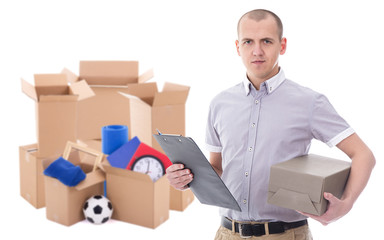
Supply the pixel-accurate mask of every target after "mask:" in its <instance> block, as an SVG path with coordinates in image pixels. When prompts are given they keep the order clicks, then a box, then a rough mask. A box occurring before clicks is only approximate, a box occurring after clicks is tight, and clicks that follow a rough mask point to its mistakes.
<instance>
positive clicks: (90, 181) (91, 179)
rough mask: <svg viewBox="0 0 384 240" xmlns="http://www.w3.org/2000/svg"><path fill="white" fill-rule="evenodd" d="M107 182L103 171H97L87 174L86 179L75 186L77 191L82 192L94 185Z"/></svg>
mask: <svg viewBox="0 0 384 240" xmlns="http://www.w3.org/2000/svg"><path fill="white" fill-rule="evenodd" d="M104 181H105V174H104V173H103V171H101V170H96V171H93V172H90V173H88V174H87V176H86V178H85V179H84V180H83V181H81V182H80V183H79V184H77V185H76V186H75V188H76V190H82V189H85V188H87V187H90V186H92V185H95V184H98V183H101V182H104Z"/></svg>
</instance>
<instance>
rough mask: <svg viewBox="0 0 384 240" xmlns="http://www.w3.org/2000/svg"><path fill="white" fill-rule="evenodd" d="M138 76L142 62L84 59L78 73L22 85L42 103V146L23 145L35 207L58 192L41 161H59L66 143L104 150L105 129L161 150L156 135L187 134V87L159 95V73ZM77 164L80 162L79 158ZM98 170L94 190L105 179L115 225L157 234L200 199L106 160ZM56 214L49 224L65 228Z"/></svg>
mask: <svg viewBox="0 0 384 240" xmlns="http://www.w3.org/2000/svg"><path fill="white" fill-rule="evenodd" d="M138 70H139V65H138V62H137V61H81V62H80V69H79V75H76V74H74V73H73V72H71V71H69V70H68V69H64V70H63V71H62V73H61V74H39V75H35V86H33V85H31V84H29V83H28V82H27V81H24V80H22V90H23V92H24V93H25V94H27V95H28V96H29V97H31V98H32V99H34V100H35V101H36V117H37V121H36V122H37V140H38V143H37V144H32V145H28V146H21V147H20V194H21V196H22V197H24V198H25V199H26V200H27V201H28V202H30V203H31V204H32V205H33V206H35V207H36V208H41V207H44V206H46V202H45V200H46V198H45V195H47V196H48V193H47V191H50V192H51V191H53V190H52V188H48V187H47V186H45V187H44V180H43V179H44V178H46V181H45V183H47V182H48V181H51V179H49V177H46V176H45V177H43V169H44V168H43V162H44V163H45V164H44V166H46V163H47V162H52V161H53V160H55V159H57V158H58V157H59V156H60V155H61V154H62V153H63V151H64V148H65V145H66V143H67V142H68V141H72V142H76V141H77V142H81V143H82V144H84V145H87V146H88V148H89V149H94V150H97V151H100V152H101V128H102V127H103V126H107V125H126V126H128V129H129V138H132V137H134V136H137V137H138V138H139V139H140V140H141V141H142V142H144V143H146V144H148V145H149V146H152V147H153V148H155V149H156V150H158V151H161V152H163V150H162V149H161V147H160V146H159V145H158V144H157V142H156V141H155V140H154V138H153V136H152V135H153V134H155V133H156V129H159V130H160V131H161V132H164V133H175V134H182V135H185V102H186V99H187V96H188V92H189V87H187V86H182V85H177V84H172V83H165V84H164V88H163V91H162V92H159V91H158V89H157V85H156V83H147V81H148V80H150V79H151V78H152V77H153V71H152V70H150V71H147V72H146V73H144V74H143V75H139V74H138V72H139V71H138ZM74 159H76V157H75V158H74ZM76 161H77V162H82V160H81V159H78V158H77V160H76ZM100 167H101V168H102V169H103V173H102V174H98V176H99V177H98V178H97V180H94V181H95V183H94V184H96V185H97V184H99V183H100V176H102V175H103V174H104V176H105V179H106V183H107V197H108V198H109V199H110V201H111V202H112V204H113V205H114V208H115V210H114V214H113V216H112V218H114V219H117V220H121V221H125V222H130V223H134V224H138V225H141V226H146V227H150V228H155V227H157V226H158V225H160V224H161V223H163V222H164V221H165V220H167V219H168V216H169V209H171V210H179V211H183V210H184V209H185V208H186V207H187V206H188V205H189V204H190V203H191V202H192V201H193V199H194V196H193V194H192V192H191V191H189V190H188V191H178V190H175V189H173V188H172V187H170V186H169V184H168V182H167V180H166V179H165V176H164V177H163V178H161V179H160V180H158V181H156V182H152V181H151V180H150V178H149V176H147V175H145V174H141V173H135V172H131V171H127V170H124V169H117V168H114V167H111V166H108V162H107V161H106V160H105V159H104V161H103V163H102V164H101V166H100ZM55 184H56V185H58V183H55ZM88 185H92V184H89V183H88ZM83 187H84V186H83ZM88 187H89V186H88ZM137 189H140V190H141V191H137ZM143 190H144V191H143ZM71 191H72V190H71ZM139 192H140V194H139ZM68 201H73V200H69V199H68ZM79 204H80V205H82V204H83V202H81V203H79ZM48 208H49V206H48V205H47V210H48ZM55 208H57V207H55ZM70 211H78V210H72V209H69V210H68V212H70ZM58 215H59V214H56V216H51V217H49V216H48V211H47V218H48V219H51V220H53V221H56V222H60V220H59V219H58V218H59V217H58ZM64 215H65V214H64ZM78 221H79V219H75V220H72V221H68V222H64V221H61V222H60V223H62V224H64V225H71V224H73V223H76V222H78Z"/></svg>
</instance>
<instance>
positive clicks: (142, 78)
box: [137, 68, 154, 83]
mask: <svg viewBox="0 0 384 240" xmlns="http://www.w3.org/2000/svg"><path fill="white" fill-rule="evenodd" d="M153 76H154V73H153V68H151V69H149V70H148V71H146V72H145V73H143V74H141V75H140V76H139V79H138V81H137V82H138V83H145V82H147V81H149V80H150V79H152V78H153Z"/></svg>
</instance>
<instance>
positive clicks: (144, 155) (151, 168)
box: [127, 143, 172, 182]
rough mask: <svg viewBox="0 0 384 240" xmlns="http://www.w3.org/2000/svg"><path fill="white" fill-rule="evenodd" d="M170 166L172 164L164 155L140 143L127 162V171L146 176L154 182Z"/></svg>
mask: <svg viewBox="0 0 384 240" xmlns="http://www.w3.org/2000/svg"><path fill="white" fill-rule="evenodd" d="M171 165H172V162H171V161H170V160H169V158H168V157H167V156H166V155H165V154H163V153H161V152H159V151H157V150H156V149H154V148H152V147H150V146H148V145H146V144H145V143H140V145H139V147H138V148H137V150H136V152H135V153H134V154H133V156H132V158H131V160H130V161H129V164H128V166H127V169H129V170H132V171H136V172H141V173H145V174H148V175H149V177H150V178H151V179H152V181H154V182H155V181H157V180H158V179H159V178H161V177H162V176H163V175H164V174H165V170H166V169H167V168H168V167H169V166H171Z"/></svg>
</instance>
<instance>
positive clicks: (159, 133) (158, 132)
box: [156, 128, 182, 137]
mask: <svg viewBox="0 0 384 240" xmlns="http://www.w3.org/2000/svg"><path fill="white" fill-rule="evenodd" d="M156 131H157V134H158V135H159V136H176V137H182V135H181V134H165V135H164V134H162V133H161V132H160V131H159V129H157V128H156Z"/></svg>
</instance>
